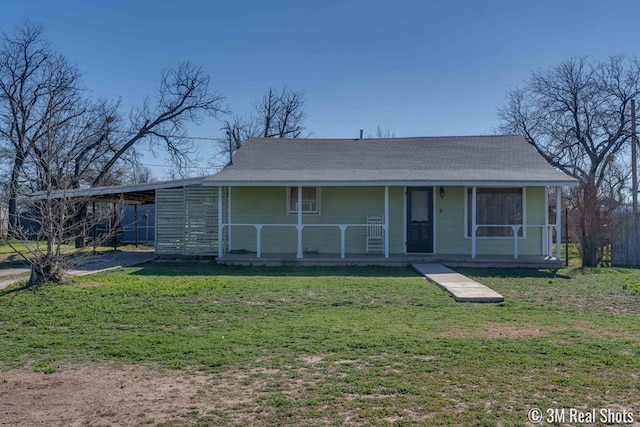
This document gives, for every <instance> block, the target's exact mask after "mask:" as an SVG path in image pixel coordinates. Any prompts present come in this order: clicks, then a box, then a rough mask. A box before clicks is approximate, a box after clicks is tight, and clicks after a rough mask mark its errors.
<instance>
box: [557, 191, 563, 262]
mask: <svg viewBox="0 0 640 427" xmlns="http://www.w3.org/2000/svg"><path fill="white" fill-rule="evenodd" d="M561 245H562V187H560V186H557V187H556V259H557V260H560V259H562V247H561Z"/></svg>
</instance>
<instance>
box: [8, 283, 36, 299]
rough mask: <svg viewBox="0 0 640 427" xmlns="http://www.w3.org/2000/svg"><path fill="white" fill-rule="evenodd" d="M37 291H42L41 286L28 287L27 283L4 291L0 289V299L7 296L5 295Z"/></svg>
mask: <svg viewBox="0 0 640 427" xmlns="http://www.w3.org/2000/svg"><path fill="white" fill-rule="evenodd" d="M38 289H42V285H40V286H36V285H29V284H28V283H26V282H25V283H24V284H23V285H21V286H17V287H14V286H13V285H11V286H9V287H7V288H4V289H0V298H2V297H4V296H7V295H11V294H16V293H18V292H26V291H36V290H38Z"/></svg>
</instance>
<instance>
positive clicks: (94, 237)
mask: <svg viewBox="0 0 640 427" xmlns="http://www.w3.org/2000/svg"><path fill="white" fill-rule="evenodd" d="M91 210H92V212H91V214H92V215H93V254H94V255H95V254H96V239H97V238H98V235H97V233H96V231H97V230H96V227H97V226H98V224H97V223H96V202H95V201H93V202H91Z"/></svg>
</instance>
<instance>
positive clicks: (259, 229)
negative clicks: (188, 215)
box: [220, 223, 388, 258]
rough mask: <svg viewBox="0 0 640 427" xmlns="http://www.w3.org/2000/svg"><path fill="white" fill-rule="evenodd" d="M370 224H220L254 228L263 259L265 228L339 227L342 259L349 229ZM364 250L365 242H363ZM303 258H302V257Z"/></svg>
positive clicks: (259, 253)
mask: <svg viewBox="0 0 640 427" xmlns="http://www.w3.org/2000/svg"><path fill="white" fill-rule="evenodd" d="M368 225H369V224H302V225H300V224H296V223H289V224H244V223H233V224H220V226H221V227H222V228H221V229H224V228H225V227H226V228H228V229H231V228H232V227H254V228H255V230H256V258H260V257H262V229H263V228H264V227H292V228H295V229H296V230H298V228H299V227H301V229H302V230H304V229H305V228H306V227H337V228H338V229H339V230H340V258H345V257H346V234H347V229H348V228H349V227H367V226H368ZM382 229H383V230H384V239H385V242H386V241H387V235H388V233H387V226H386V225H383V226H382ZM362 245H363V249H364V245H365V242H364V241H363V242H362ZM385 257H388V253H387V254H385ZM301 258H302V257H301Z"/></svg>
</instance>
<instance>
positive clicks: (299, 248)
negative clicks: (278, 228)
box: [296, 185, 303, 259]
mask: <svg viewBox="0 0 640 427" xmlns="http://www.w3.org/2000/svg"><path fill="white" fill-rule="evenodd" d="M297 208H298V225H296V229H297V230H298V249H297V251H296V258H298V259H301V258H302V227H303V226H302V186H301V185H299V186H298V206H297Z"/></svg>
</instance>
